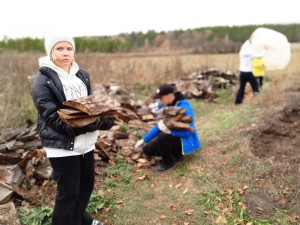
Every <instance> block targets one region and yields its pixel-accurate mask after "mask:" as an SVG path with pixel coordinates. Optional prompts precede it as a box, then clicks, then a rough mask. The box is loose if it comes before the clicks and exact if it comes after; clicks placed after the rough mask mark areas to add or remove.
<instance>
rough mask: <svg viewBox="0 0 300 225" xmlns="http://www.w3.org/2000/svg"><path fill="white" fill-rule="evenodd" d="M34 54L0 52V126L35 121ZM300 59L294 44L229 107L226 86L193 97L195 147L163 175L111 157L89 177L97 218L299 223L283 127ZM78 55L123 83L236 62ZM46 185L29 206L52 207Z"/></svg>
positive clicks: (294, 143)
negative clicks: (99, 200) (281, 62)
mask: <svg viewBox="0 0 300 225" xmlns="http://www.w3.org/2000/svg"><path fill="white" fill-rule="evenodd" d="M40 56H41V55H40V54H29V53H24V54H19V53H12V52H10V53H6V52H1V53H0V101H1V105H0V114H1V117H0V127H1V128H4V127H14V126H16V125H18V124H20V123H22V122H24V121H26V120H27V119H34V118H35V110H34V108H33V106H32V103H31V98H30V95H29V90H30V82H29V81H28V79H27V77H28V76H32V75H33V74H34V73H35V72H36V71H37V68H38V65H37V61H38V58H39V57H40ZM299 58H300V50H299V48H298V46H295V47H294V46H293V53H292V58H291V62H290V64H289V65H288V67H287V68H286V69H284V70H281V71H272V72H271V71H270V72H268V74H267V76H266V79H265V80H266V81H265V84H264V88H263V91H262V92H261V93H260V95H258V96H257V97H255V98H249V99H247V100H246V101H245V103H244V104H242V105H240V106H238V107H237V106H235V105H234V104H233V100H234V97H235V92H234V90H229V91H228V92H220V93H219V94H220V97H219V98H220V101H219V103H218V104H216V103H207V102H201V101H197V100H192V101H191V103H192V104H193V106H194V109H195V112H196V119H197V121H196V125H197V129H198V132H199V136H200V139H201V142H202V149H201V151H198V152H196V153H193V154H190V155H187V156H185V159H184V161H183V162H182V163H180V164H179V165H178V166H177V167H176V169H173V170H171V171H167V172H165V173H155V172H153V171H152V170H151V169H149V168H147V169H136V168H135V167H134V166H133V165H129V164H128V163H126V162H124V161H122V159H120V164H119V165H112V166H110V167H108V168H106V172H105V174H106V176H103V174H100V175H99V176H97V177H96V187H95V190H98V192H97V193H98V194H99V195H101V196H104V198H105V199H107V202H108V205H107V206H106V207H105V208H104V209H103V210H101V211H100V212H98V213H95V214H94V215H93V216H94V217H96V218H100V219H102V220H104V221H105V224H106V225H112V224H114V225H144V224H153V225H201V224H203V225H207V224H229V225H234V224H243V225H271V224H272V225H273V224H276V225H277V224H278V225H289V224H291V225H292V224H293V225H295V224H299V223H300V212H299V208H300V205H299V202H300V194H299V193H300V183H299V180H300V172H299V155H300V154H299V150H298V149H299V148H298V146H299V143H300V136H299V134H298V133H300V132H298V133H297V132H294V133H293V132H292V133H291V134H290V133H289V132H291V131H293V130H295V131H300V130H298V129H299V119H300V116H299V108H297V107H298V106H299V105H298V104H295V103H293V101H296V102H298V100H299V95H300V90H299V84H300V67H299ZM77 62H78V63H79V65H81V67H82V68H84V69H86V70H87V71H88V72H89V73H90V75H91V77H92V80H93V81H94V83H98V82H101V83H102V82H104V83H106V82H109V81H110V80H116V81H118V82H122V83H124V85H125V86H126V87H127V88H128V89H132V88H133V86H134V85H135V84H143V85H146V86H149V87H150V88H149V91H150V90H151V91H152V90H153V89H152V88H154V87H155V85H157V84H158V83H160V82H162V81H173V80H175V79H178V78H179V77H182V76H186V75H188V74H190V73H191V72H194V71H201V70H204V69H207V68H211V67H217V68H219V69H221V70H230V71H234V72H237V71H238V66H239V59H238V54H227V55H176V56H174V55H169V56H166V55H165V56H132V55H131V56H128V55H99V54H87V55H85V54H78V55H77ZM279 109H283V110H281V111H280V110H279ZM280 113H287V114H280ZM286 115H289V116H288V118H287V117H286ZM270 125H271V128H270ZM0 130H1V129H0ZM283 131H284V132H283ZM286 134H288V135H286ZM284 135H285V136H284ZM264 140H265V141H264ZM141 177H143V178H144V179H141ZM54 188H55V186H54V184H53V183H52V182H49V183H47V184H45V185H44V186H43V187H42V188H40V190H39V192H38V195H39V200H40V202H39V203H38V204H37V205H33V206H29V207H30V208H34V207H39V206H41V205H48V206H50V207H51V205H53V198H54V196H53V193H54V191H53V190H54Z"/></svg>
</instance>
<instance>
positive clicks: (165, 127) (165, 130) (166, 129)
mask: <svg viewBox="0 0 300 225" xmlns="http://www.w3.org/2000/svg"><path fill="white" fill-rule="evenodd" d="M157 125H158V129H160V130H161V131H162V132H164V133H166V134H171V130H170V129H169V128H168V127H167V126H166V125H165V124H164V122H163V121H162V120H160V121H158V124H157Z"/></svg>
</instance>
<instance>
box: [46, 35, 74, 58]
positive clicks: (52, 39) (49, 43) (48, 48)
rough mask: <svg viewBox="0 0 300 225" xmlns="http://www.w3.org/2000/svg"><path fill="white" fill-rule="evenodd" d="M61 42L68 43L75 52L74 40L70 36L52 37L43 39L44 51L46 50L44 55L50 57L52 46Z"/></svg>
mask: <svg viewBox="0 0 300 225" xmlns="http://www.w3.org/2000/svg"><path fill="white" fill-rule="evenodd" d="M61 41H67V42H69V43H70V44H71V45H72V47H73V50H74V52H75V43H74V39H73V38H72V37H70V36H52V37H46V38H45V49H46V53H47V55H48V56H50V54H51V50H52V48H53V47H54V45H56V44H57V43H58V42H61Z"/></svg>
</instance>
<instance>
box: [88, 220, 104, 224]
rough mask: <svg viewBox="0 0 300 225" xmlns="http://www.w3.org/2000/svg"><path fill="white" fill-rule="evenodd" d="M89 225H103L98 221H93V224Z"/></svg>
mask: <svg viewBox="0 0 300 225" xmlns="http://www.w3.org/2000/svg"><path fill="white" fill-rule="evenodd" d="M91 225H104V223H103V222H102V221H99V220H93V223H92V224H91Z"/></svg>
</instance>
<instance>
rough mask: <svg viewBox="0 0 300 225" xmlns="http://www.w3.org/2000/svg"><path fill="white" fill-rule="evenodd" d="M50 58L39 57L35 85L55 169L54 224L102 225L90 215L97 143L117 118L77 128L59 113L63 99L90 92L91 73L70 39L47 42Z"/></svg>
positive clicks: (34, 94) (44, 139)
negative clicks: (101, 132) (81, 64)
mask: <svg viewBox="0 0 300 225" xmlns="http://www.w3.org/2000/svg"><path fill="white" fill-rule="evenodd" d="M45 48H46V52H47V56H46V57H43V58H40V59H39V66H40V69H39V72H38V73H37V75H36V76H35V80H34V83H33V86H32V98H33V101H34V103H35V106H36V108H37V110H38V114H39V117H38V128H39V133H40V137H41V142H42V146H43V148H44V149H45V151H46V154H47V157H48V158H49V160H50V162H51V165H52V168H53V179H54V180H55V181H56V182H57V195H56V200H55V206H54V210H53V216H52V225H101V224H103V223H102V222H101V221H98V220H93V219H92V217H91V216H90V215H89V214H88V213H87V212H86V207H87V204H88V202H89V199H90V196H91V193H92V191H93V188H94V154H93V150H94V148H95V142H96V141H97V138H98V135H99V129H101V130H108V129H110V128H111V127H112V126H113V124H114V120H113V118H111V117H105V118H101V120H98V121H96V122H94V123H92V124H90V125H87V126H85V127H81V128H73V127H71V126H69V125H67V124H66V123H64V122H63V121H62V120H61V119H60V118H59V116H58V113H57V110H58V109H61V108H64V107H65V106H64V104H63V102H64V101H67V100H70V99H76V98H80V97H84V96H87V95H90V94H91V85H90V79H89V75H88V74H87V73H86V72H85V71H83V70H81V69H79V66H78V64H77V63H76V62H75V61H74V53H75V44H74V40H73V38H71V37H68V36H56V37H52V38H49V39H46V40H45Z"/></svg>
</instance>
